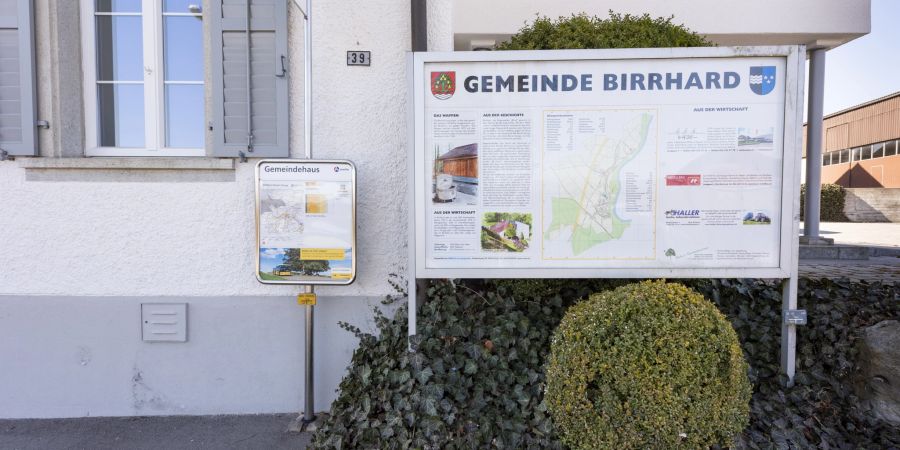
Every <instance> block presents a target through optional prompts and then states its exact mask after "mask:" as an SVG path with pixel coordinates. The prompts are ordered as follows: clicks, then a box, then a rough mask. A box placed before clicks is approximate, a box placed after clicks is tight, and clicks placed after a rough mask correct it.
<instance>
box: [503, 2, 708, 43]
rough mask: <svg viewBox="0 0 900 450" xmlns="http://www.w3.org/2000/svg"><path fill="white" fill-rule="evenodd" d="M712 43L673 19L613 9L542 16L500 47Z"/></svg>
mask: <svg viewBox="0 0 900 450" xmlns="http://www.w3.org/2000/svg"><path fill="white" fill-rule="evenodd" d="M709 45H712V44H711V43H710V42H709V41H707V40H706V39H705V38H703V37H702V36H700V35H698V34H697V33H694V32H692V31H690V30H688V29H687V28H685V27H684V26H682V25H676V24H673V23H672V18H671V17H669V18H664V17H658V18H652V17H650V15H648V14H644V15H642V16H633V15H630V14H625V15H622V14H616V13H614V12H612V11H610V12H609V17H608V18H606V19H601V18H600V17H597V16H588V15H586V14H583V13H582V14H578V15H573V16H571V17H560V18H559V19H557V20H555V21H554V20H551V19H549V18H547V17H538V18H537V19H535V21H534V22H532V23H531V24H530V25H526V26H525V27H524V28H522V29H521V30H519V32H518V33H516V34H515V35H513V36H512V37H511V38H510V40H508V41H506V42H502V43H500V44H498V45H497V50H550V49H571V48H649V47H704V46H709Z"/></svg>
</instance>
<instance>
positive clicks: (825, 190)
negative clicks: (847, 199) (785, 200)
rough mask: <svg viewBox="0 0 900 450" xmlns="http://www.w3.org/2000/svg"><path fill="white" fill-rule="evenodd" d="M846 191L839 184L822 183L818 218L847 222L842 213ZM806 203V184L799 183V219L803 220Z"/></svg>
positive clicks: (827, 220)
mask: <svg viewBox="0 0 900 450" xmlns="http://www.w3.org/2000/svg"><path fill="white" fill-rule="evenodd" d="M845 195H846V192H845V191H844V188H843V187H842V186H841V185H839V184H823V185H822V194H821V198H820V203H819V220H822V221H825V222H847V216H845V215H844V196H845ZM805 203H806V185H805V184H801V185H800V220H803V214H804V205H805Z"/></svg>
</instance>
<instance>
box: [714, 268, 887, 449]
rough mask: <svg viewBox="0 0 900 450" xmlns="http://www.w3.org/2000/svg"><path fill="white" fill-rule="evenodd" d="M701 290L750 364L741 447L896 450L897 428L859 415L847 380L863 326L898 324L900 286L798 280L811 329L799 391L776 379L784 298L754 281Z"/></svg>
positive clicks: (802, 340)
mask: <svg viewBox="0 0 900 450" xmlns="http://www.w3.org/2000/svg"><path fill="white" fill-rule="evenodd" d="M702 284H703V286H700V287H699V289H698V290H700V291H701V292H703V293H704V294H705V295H706V296H707V297H709V298H711V299H712V300H713V301H714V302H715V303H716V304H717V305H718V306H719V309H720V310H722V312H723V313H725V315H726V316H728V318H729V320H730V321H731V323H732V325H733V326H734V328H735V330H736V331H737V333H738V336H739V338H740V341H741V348H743V350H744V353H745V354H746V355H747V359H748V361H749V362H750V381H751V383H752V384H753V399H752V401H751V403H750V408H751V409H750V426H749V427H748V428H747V429H745V430H744V433H743V435H742V436H741V440H740V442H739V445H738V446H737V447H738V448H753V449H757V448H759V449H769V448H898V447H900V430H898V429H897V428H895V427H891V426H889V425H887V424H885V423H883V422H880V421H878V420H875V419H873V418H872V417H871V416H870V415H869V414H867V413H866V412H865V411H860V410H859V399H858V398H857V397H856V395H854V393H853V389H852V386H851V384H852V381H851V375H852V373H853V371H854V370H855V368H856V367H857V364H856V356H857V349H856V341H857V340H858V339H859V338H860V336H861V334H860V333H861V332H862V330H863V329H864V328H865V327H868V326H871V325H874V324H876V323H878V322H880V321H882V320H888V319H894V320H897V319H900V285H882V284H880V283H872V284H869V283H865V282H862V283H851V282H849V281H847V280H829V279H820V280H810V279H801V280H800V286H799V296H798V297H799V298H798V303H799V307H800V308H804V309H806V310H807V314H808V317H809V319H808V320H809V323H808V324H807V325H806V326H803V327H800V328H799V329H798V333H797V336H798V338H797V342H798V348H797V354H798V359H797V374H796V377H795V381H796V385H795V386H793V387H790V388H786V387H785V381H786V380H785V377H784V376H783V375H779V368H780V363H779V354H780V351H779V345H780V341H779V339H780V335H781V334H780V333H781V332H780V328H781V327H780V324H781V295H780V291H779V288H778V286H775V285H774V284H772V283H769V282H764V281H759V280H757V281H754V280H712V281H711V282H708V283H702Z"/></svg>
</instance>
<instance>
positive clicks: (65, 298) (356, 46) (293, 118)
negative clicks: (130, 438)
mask: <svg viewBox="0 0 900 450" xmlns="http://www.w3.org/2000/svg"><path fill="white" fill-rule="evenodd" d="M192 3H194V4H192ZM301 4H302V3H300V4H298V2H295V1H293V0H250V2H249V5H248V4H247V2H246V1H245V0H204V1H202V2H199V0H198V1H196V2H188V1H176V0H165V1H157V0H118V1H110V0H97V1H88V0H82V1H79V2H74V1H62V0H35V1H27V0H0V149H2V151H3V153H0V155H3V157H4V158H5V160H3V161H0V270H2V272H0V418H26V417H27V418H38V417H81V416H128V415H172V414H237V413H271V412H296V411H299V410H300V409H301V405H303V369H304V367H303V357H302V356H303V346H304V342H303V322H304V315H303V313H304V309H303V308H302V307H300V306H298V305H297V304H296V302H295V296H296V294H297V293H298V292H300V290H299V288H297V287H290V286H273V285H261V284H260V283H259V282H257V280H256V277H255V274H254V271H255V258H256V256H257V255H256V245H255V225H254V189H253V188H254V180H253V172H254V163H255V161H256V158H258V157H261V156H265V157H295V158H302V157H304V155H305V154H306V149H304V148H303V142H304V136H303V129H304V127H303V120H304V117H303V114H304V110H303V103H304V98H303V96H304V80H303V65H304V61H303V46H304V43H303V27H304V25H305V21H304V12H303V11H302V9H301V6H300V5H301ZM248 7H249V10H250V17H251V20H249V21H248V20H247V19H246V18H247V13H246V12H247V9H248ZM609 9H615V10H617V11H620V12H623V13H643V12H647V13H650V14H651V15H653V16H669V15H674V16H675V18H676V19H675V21H676V22H684V23H685V25H687V26H688V27H689V28H691V29H693V30H695V31H698V32H700V33H703V34H708V35H709V36H710V37H711V38H712V39H714V40H716V41H717V42H721V43H723V44H727V45H736V44H740V45H753V44H767V45H768V44H804V45H812V46H824V47H833V46H836V45H840V44H841V43H844V42H847V41H849V40H851V39H853V38H855V37H858V36H861V35H863V34H865V33H867V32H868V31H869V28H868V27H869V3H868V0H854V1H846V0H824V1H823V0H820V1H812V0H809V1H797V2H791V3H790V4H788V5H784V4H782V2H775V1H765V2H762V3H757V4H754V5H752V6H751V5H750V4H745V3H744V2H731V1H729V2H714V1H707V0H703V1H701V2H697V1H686V0H682V1H674V2H653V1H649V0H647V1H644V0H641V1H637V2H628V3H624V4H622V5H619V4H616V3H614V2H608V1H603V2H588V1H574V0H572V1H558V2H538V1H513V0H503V1H497V2H488V3H487V4H485V3H484V2H475V1H474V0H454V1H450V0H429V1H428V7H427V11H428V14H427V30H428V46H429V49H430V50H441V51H450V50H454V49H455V50H469V49H473V48H479V47H481V46H490V45H493V43H494V42H496V41H498V40H502V39H503V38H505V36H508V35H509V34H511V33H513V32H515V30H516V29H518V28H519V27H520V26H521V25H522V24H523V22H524V21H526V20H530V19H532V18H533V17H534V13H536V12H537V13H542V14H544V15H548V16H551V17H555V16H559V15H568V14H570V13H573V12H578V11H586V12H588V13H590V14H598V15H605V13H606V11H607V10H609ZM410 10H411V5H410V2H406V1H404V0H374V1H369V2H339V1H334V0H322V1H314V6H313V10H312V11H311V16H312V17H313V30H312V33H313V41H312V43H313V54H314V56H313V72H312V80H313V134H312V136H313V142H314V144H313V148H312V155H313V157H314V158H322V159H349V160H352V161H353V162H355V164H356V167H357V172H358V209H357V239H358V258H359V260H358V266H357V272H358V277H357V280H356V282H355V283H354V284H353V285H351V286H347V287H323V288H320V289H318V290H317V292H318V294H319V303H318V306H316V312H317V317H316V338H315V340H314V342H315V353H316V363H315V380H316V391H315V392H316V397H315V400H316V409H317V410H326V409H327V408H328V406H329V404H330V403H331V402H332V401H333V399H334V398H335V396H336V395H337V394H336V392H335V390H336V388H337V386H338V383H339V382H340V379H341V377H342V376H343V375H344V373H345V369H346V367H347V364H348V363H349V359H350V355H351V353H352V351H353V349H354V348H355V347H356V344H357V343H356V339H355V338H354V337H353V336H352V335H351V334H350V333H347V332H345V331H344V330H342V329H340V328H339V327H338V325H337V322H338V321H346V322H350V323H352V324H354V325H356V326H359V327H361V328H362V329H363V330H366V331H374V323H373V320H372V311H371V309H372V308H373V307H378V306H379V305H380V303H379V302H380V300H381V299H382V298H383V297H384V296H385V295H388V294H392V293H393V288H392V287H391V284H390V283H389V280H390V278H391V277H392V276H393V274H403V273H404V271H405V265H406V255H407V249H406V242H407V234H406V232H407V230H406V224H407V205H406V203H405V199H406V190H407V188H408V183H407V180H408V178H407V174H406V167H407V165H406V154H407V145H408V143H407V135H408V133H407V129H406V127H407V115H408V106H407V96H408V89H409V87H408V75H407V73H406V67H407V65H406V57H407V53H408V52H409V51H410V42H411V30H412V26H411V19H410V15H411V14H410ZM776 11H777V13H776ZM248 28H249V35H250V39H249V46H248V45H247V44H248V39H247V34H248V32H247V29H248ZM248 47H249V49H250V51H249V56H248V52H247V48H248ZM350 50H367V51H371V65H370V66H362V67H360V66H348V65H347V63H346V52H347V51H350ZM32 55H33V57H32ZM248 69H249V74H250V76H249V77H248V76H247V74H248ZM248 118H249V119H248ZM13 158H14V159H13ZM243 158H249V159H248V161H247V162H242V159H243ZM159 303H164V304H175V305H186V306H185V311H186V314H185V315H184V316H183V318H182V316H177V318H176V320H183V322H184V324H185V325H186V327H185V330H186V335H185V336H184V338H183V339H179V340H176V341H172V342H152V341H149V340H148V337H150V336H149V334H148V333H149V332H148V331H147V330H146V329H145V326H146V325H148V324H145V323H144V320H146V319H142V305H145V306H144V308H145V311H144V312H145V313H147V312H149V311H150V310H151V309H152V308H154V307H155V306H154V304H159ZM145 317H147V316H145Z"/></svg>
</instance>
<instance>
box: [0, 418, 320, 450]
mask: <svg viewBox="0 0 900 450" xmlns="http://www.w3.org/2000/svg"><path fill="white" fill-rule="evenodd" d="M296 417H297V414H260V415H241V416H168V417H97V418H94V417H90V418H80V419H24V420H4V419H0V449H4V450H6V449H9V450H32V449H34V450H57V449H60V450H62V449H66V450H69V449H72V450H75V449H91V450H94V449H97V450H105V449H137V450H143V449H147V450H151V449H152V450H159V449H166V450H182V449H210V450H213V449H215V450H218V449H303V448H306V447H307V445H309V442H310V439H311V437H312V435H311V434H310V433H288V432H286V431H285V430H286V429H287V427H288V425H289V424H290V422H291V421H292V420H293V419H294V418H296Z"/></svg>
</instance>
